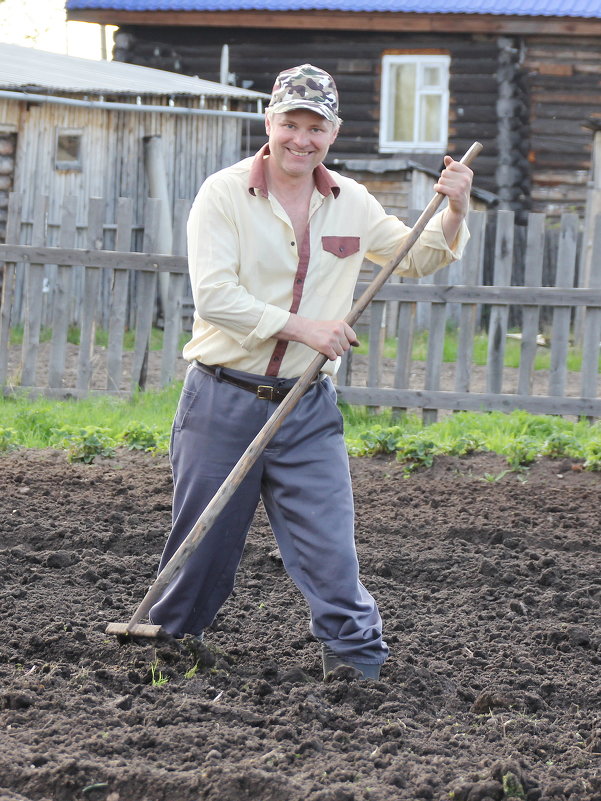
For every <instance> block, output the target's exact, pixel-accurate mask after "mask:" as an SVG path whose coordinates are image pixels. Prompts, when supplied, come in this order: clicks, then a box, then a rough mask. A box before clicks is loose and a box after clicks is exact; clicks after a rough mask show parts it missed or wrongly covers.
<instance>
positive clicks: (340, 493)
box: [150, 365, 388, 664]
mask: <svg viewBox="0 0 601 801" xmlns="http://www.w3.org/2000/svg"><path fill="white" fill-rule="evenodd" d="M237 375H239V376H245V377H247V378H248V377H252V378H257V379H260V381H261V383H263V384H277V383H278V380H277V379H271V378H265V377H263V376H249V374H247V373H238V374H237ZM275 408H276V404H275V403H272V402H271V401H267V400H263V399H260V398H257V397H255V396H254V395H253V394H252V393H251V392H248V391H246V390H244V389H240V388H239V387H235V386H232V385H231V384H228V383H226V382H224V381H220V380H219V379H217V378H215V377H214V376H212V375H208V374H207V373H204V372H202V371H201V370H200V369H198V368H197V367H195V366H194V365H191V366H190V368H189V369H188V372H187V374H186V379H185V382H184V387H183V390H182V394H181V397H180V401H179V405H178V408H177V412H176V415H175V419H174V423H173V429H172V435H171V448H170V457H171V464H172V468H173V479H174V497H173V526H172V530H171V534H170V536H169V539H168V541H167V544H166V546H165V550H164V553H163V556H162V559H161V564H160V566H159V570H161V569H162V567H163V566H164V565H165V564H166V563H167V562H168V561H169V559H170V558H171V556H172V555H173V553H175V551H176V550H177V548H178V547H179V545H180V543H181V542H182V541H183V540H184V538H185V537H186V536H187V534H188V533H189V532H190V530H191V529H192V527H193V526H194V524H195V522H196V520H197V519H198V517H199V516H200V514H201V513H202V511H203V509H204V508H205V507H206V505H207V504H208V503H209V501H210V500H211V498H212V497H213V496H214V494H215V493H216V492H217V490H218V489H219V487H220V486H221V485H222V483H223V481H224V480H225V478H226V477H227V476H228V474H229V473H230V471H231V469H232V468H233V467H234V465H235V464H236V463H237V461H238V459H239V458H240V456H241V455H242V453H243V452H244V451H245V450H246V448H247V446H248V445H249V444H250V442H251V441H252V440H253V439H254V437H255V436H256V434H257V433H258V432H259V431H260V430H261V428H262V427H263V425H264V424H265V422H266V421H267V420H268V419H269V417H270V416H271V415H272V414H273V412H274V410H275ZM260 499H262V500H263V504H264V507H265V510H266V512H267V515H268V518H269V522H270V524H271V527H272V529H273V532H274V535H275V538H276V541H277V544H278V546H279V549H280V553H281V556H282V559H283V562H284V566H285V568H286V570H287V572H288V574H289V576H290V577H291V578H292V580H293V581H294V583H295V584H296V586H297V587H298V589H299V590H300V591H301V593H302V594H303V596H304V597H305V599H306V600H307V603H308V605H309V609H310V612H311V621H310V630H311V632H312V633H313V635H314V636H315V637H316V638H317V639H318V640H320V641H321V642H323V643H326V644H327V645H329V646H330V648H331V649H332V650H333V651H334V652H335V653H337V654H340V655H341V656H347V657H349V658H350V657H353V658H355V659H360V661H363V662H368V663H376V664H380V663H382V662H384V660H385V659H386V657H387V655H388V648H387V646H386V643H385V642H384V641H383V640H382V622H381V619H380V614H379V612H378V609H377V606H376V603H375V601H374V599H373V598H372V596H371V595H370V594H369V593H368V592H367V590H366V589H365V587H364V586H363V585H362V584H361V582H360V581H359V566H358V562H357V554H356V550H355V541H354V508H353V496H352V488H351V481H350V474H349V465H348V456H347V452H346V447H345V444H344V439H343V434H342V415H341V414H340V411H339V409H338V407H337V405H336V390H335V389H334V387H333V385H332V382H331V381H330V379H328V378H326V379H324V380H323V381H320V382H318V383H316V384H315V385H313V386H312V387H311V388H310V389H309V390H308V391H307V393H306V394H305V395H304V396H303V397H302V398H301V400H300V401H299V402H298V404H297V406H296V407H295V408H294V409H293V410H292V412H291V413H290V414H289V415H288V416H287V417H286V419H285V420H284V422H283V424H282V426H281V428H280V429H279V431H278V432H277V433H276V434H275V436H274V437H273V439H272V440H271V441H270V442H269V444H268V445H267V447H266V448H265V450H264V451H263V453H262V454H261V456H260V457H259V458H258V460H257V462H255V464H254V465H253V467H252V468H251V469H250V471H249V473H248V474H247V476H246V477H245V479H244V480H243V482H242V483H241V485H240V486H239V487H238V489H237V490H236V492H235V494H234V495H233V497H232V498H231V499H230V501H229V503H228V505H227V506H226V508H225V509H224V510H223V511H222V512H221V514H220V515H219V516H218V518H217V520H216V522H215V525H214V526H213V527H212V529H210V531H209V532H208V533H207V534H206V536H205V538H204V540H203V541H202V542H201V543H200V545H199V546H198V548H197V549H196V551H195V552H194V553H193V554H192V556H191V557H190V558H189V560H188V562H187V563H186V565H185V566H184V568H183V569H182V570H181V572H180V573H179V574H178V576H177V578H176V579H175V580H174V581H173V582H172V584H171V585H170V586H169V587H168V588H167V590H166V592H165V593H164V595H163V597H162V598H161V599H160V600H159V601H158V602H157V603H156V604H155V605H154V606H153V607H152V609H151V611H150V619H151V621H152V622H153V623H155V624H160V625H162V626H163V628H165V630H166V631H168V632H169V633H171V634H174V635H175V636H183V635H184V634H200V633H201V632H202V631H203V629H205V628H206V627H207V626H209V625H210V624H211V623H212V621H213V619H214V618H215V616H216V614H217V612H218V611H219V609H220V608H221V606H222V605H223V604H224V602H225V601H226V599H227V598H228V596H229V595H230V593H231V592H232V589H233V587H234V579H235V574H236V570H237V568H238V565H239V562H240V558H241V556H242V551H243V548H244V542H245V539H246V535H247V533H248V530H249V528H250V525H251V522H252V519H253V516H254V513H255V511H256V508H257V505H258V503H259V500H260Z"/></svg>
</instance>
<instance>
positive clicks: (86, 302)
mask: <svg viewBox="0 0 601 801" xmlns="http://www.w3.org/2000/svg"><path fill="white" fill-rule="evenodd" d="M104 209H105V203H104V199H103V198H98V197H94V198H90V204H89V208H88V237H87V238H88V248H89V249H91V250H94V249H95V250H100V249H101V248H102V222H103V220H104ZM99 291H100V269H99V268H98V267H89V266H88V265H86V267H85V270H84V296H83V306H82V311H81V328H80V337H79V355H78V360H77V381H76V387H77V389H80V390H86V389H88V388H89V386H90V379H91V377H92V369H93V365H94V361H93V357H94V340H95V335H96V305H97V303H98V294H99Z"/></svg>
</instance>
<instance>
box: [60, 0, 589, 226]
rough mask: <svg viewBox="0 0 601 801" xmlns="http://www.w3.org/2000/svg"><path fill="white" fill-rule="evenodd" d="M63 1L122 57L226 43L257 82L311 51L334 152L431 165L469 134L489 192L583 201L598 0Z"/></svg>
mask: <svg viewBox="0 0 601 801" xmlns="http://www.w3.org/2000/svg"><path fill="white" fill-rule="evenodd" d="M67 15H68V18H69V19H73V20H87V21H90V22H98V23H104V24H110V25H116V26H118V28H119V30H118V32H117V34H116V36H115V58H118V59H122V60H123V61H128V62H132V63H136V64H146V65H152V66H156V67H161V68H163V69H177V70H178V71H181V72H184V73H192V74H193V73H195V72H202V74H203V75H205V76H206V77H215V76H217V75H219V69H220V52H221V48H222V47H223V46H224V45H227V46H228V48H229V57H230V72H231V74H232V75H234V76H235V81H236V82H237V83H238V84H240V85H243V82H246V84H247V85H251V86H252V88H253V89H257V90H261V91H264V92H269V91H270V89H271V85H272V82H273V77H274V75H276V74H277V73H278V72H279V71H280V70H281V69H284V68H287V67H290V66H291V65H293V64H299V63H303V62H311V63H314V64H316V65H318V66H320V67H322V68H324V69H327V70H328V71H329V72H331V73H332V75H334V77H335V79H336V82H337V84H338V87H339V89H340V92H341V98H342V106H341V110H342V117H343V119H344V125H343V127H342V130H341V132H340V135H339V137H338V140H337V141H336V142H335V144H334V146H333V147H332V149H331V157H332V158H337V159H339V160H346V159H365V158H371V159H374V160H378V161H384V160H386V159H389V158H391V159H395V158H400V157H405V158H411V159H412V160H414V161H417V162H418V163H420V164H422V165H424V166H425V167H427V168H433V169H436V168H438V167H439V165H440V163H441V157H442V155H443V153H444V152H446V151H447V150H448V151H449V152H451V153H453V154H460V153H463V152H464V151H465V150H466V149H467V147H468V146H469V145H470V144H471V142H472V141H474V140H475V139H478V140H480V141H481V142H482V143H483V144H484V151H483V153H482V155H481V156H480V157H479V158H478V165H477V183H478V185H479V186H480V187H481V188H482V189H485V190H488V191H490V192H493V193H495V194H496V195H498V196H499V197H500V199H501V205H502V207H504V208H507V209H514V210H516V211H528V210H534V211H544V212H546V213H547V214H550V215H553V216H558V215H560V214H561V212H563V211H570V210H574V209H576V210H579V211H582V210H583V209H584V205H585V198H586V184H587V179H588V170H589V166H590V136H589V134H588V133H587V132H586V131H585V130H584V129H583V127H582V123H583V121H584V120H585V119H586V118H587V117H590V116H591V115H592V114H593V113H594V112H595V111H596V110H597V109H598V108H599V105H600V104H601V85H600V77H601V58H600V53H601V6H600V5H599V3H598V2H591V0H565V2H561V3H559V2H548V0H456V2H454V3H451V4H449V3H446V2H443V0H311V2H308V1H306V0H305V1H303V2H300V0H254V1H253V0H243V2H240V1H239V0H220V1H219V2H215V1H214V0H152V2H150V1H149V0H67ZM408 87H409V91H408V90H407V88H408ZM420 104H423V106H422V105H420ZM422 107H423V109H425V113H424V115H423V117H420V115H419V114H418V113H417V110H418V109H419V108H422ZM399 111H400V112H401V113H400V114H399ZM408 119H409V120H412V121H413V123H414V124H413V127H412V129H411V130H407V128H408V127H410V126H408V125H407V124H406V123H407V120H408ZM420 120H421V123H420ZM255 134H256V138H255V140H254V142H253V145H258V144H259V143H260V140H261V135H262V134H261V130H260V129H255Z"/></svg>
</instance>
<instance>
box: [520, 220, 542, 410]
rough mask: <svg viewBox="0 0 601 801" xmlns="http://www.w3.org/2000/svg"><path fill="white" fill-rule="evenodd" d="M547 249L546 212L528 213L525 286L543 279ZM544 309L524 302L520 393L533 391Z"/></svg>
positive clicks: (526, 393) (532, 285)
mask: <svg viewBox="0 0 601 801" xmlns="http://www.w3.org/2000/svg"><path fill="white" fill-rule="evenodd" d="M544 250H545V215H544V214H529V215H528V232H527V238H526V267H525V271H524V284H525V286H531V287H537V286H540V285H541V283H542V276H543V255H544ZM539 318H540V309H539V307H538V306H524V307H523V309H522V344H521V348H520V370H519V374H518V394H520V395H530V394H531V393H532V382H533V376H534V360H535V359H536V352H537V349H538V345H537V343H536V338H537V336H538V333H539V331H538V326H539Z"/></svg>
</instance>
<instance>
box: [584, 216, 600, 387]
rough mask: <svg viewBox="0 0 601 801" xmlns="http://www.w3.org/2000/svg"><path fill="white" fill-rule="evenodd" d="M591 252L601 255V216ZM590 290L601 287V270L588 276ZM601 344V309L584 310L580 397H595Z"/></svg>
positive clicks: (597, 221)
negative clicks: (600, 344)
mask: <svg viewBox="0 0 601 801" xmlns="http://www.w3.org/2000/svg"><path fill="white" fill-rule="evenodd" d="M593 251H594V252H595V253H601V215H598V216H597V217H596V220H595V228H594V232H593ZM588 281H589V285H590V286H591V288H593V287H594V288H596V289H598V288H600V287H601V270H599V269H596V270H592V271H591V272H590V274H589V278H588ZM600 342H601V309H586V311H585V316H584V330H583V336H582V367H581V375H582V389H581V392H582V397H584V398H594V397H596V395H597V376H598V374H599V349H600V348H599V343H600Z"/></svg>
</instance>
